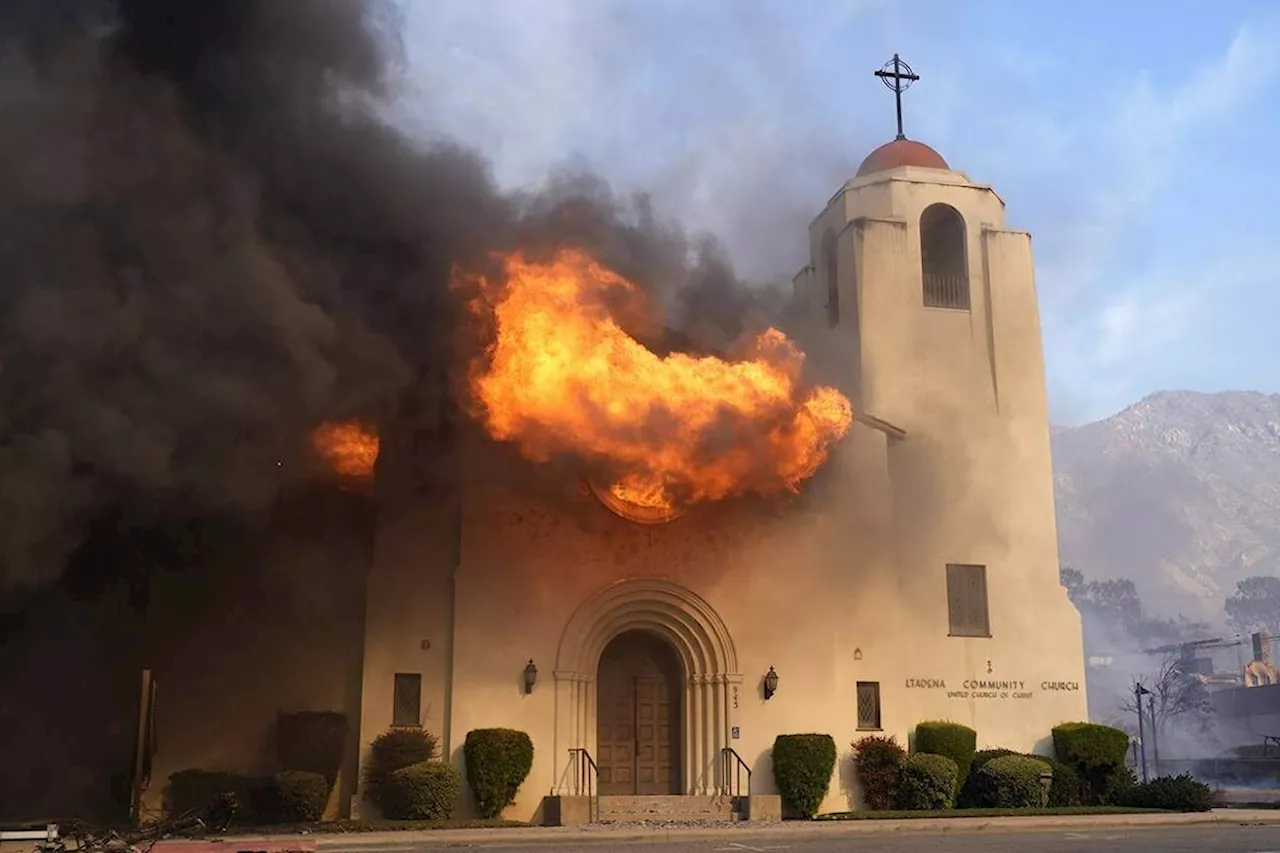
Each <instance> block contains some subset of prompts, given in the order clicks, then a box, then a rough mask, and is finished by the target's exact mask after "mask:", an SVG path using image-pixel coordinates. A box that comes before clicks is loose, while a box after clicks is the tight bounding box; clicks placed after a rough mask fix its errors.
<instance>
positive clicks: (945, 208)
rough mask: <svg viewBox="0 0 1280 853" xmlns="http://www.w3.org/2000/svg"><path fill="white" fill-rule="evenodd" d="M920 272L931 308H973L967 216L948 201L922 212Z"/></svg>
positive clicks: (964, 309) (925, 294)
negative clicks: (967, 245)
mask: <svg viewBox="0 0 1280 853" xmlns="http://www.w3.org/2000/svg"><path fill="white" fill-rule="evenodd" d="M920 272H921V275H922V277H923V279H924V304H925V307H928V308H954V309H958V310H962V311H968V310H969V261H968V253H967V252H966V251H965V236H964V218H963V217H962V216H961V215H960V212H959V211H958V210H956V209H955V208H954V207H952V206H951V205H948V204H931V205H929V206H928V207H926V208H925V209H924V213H922V214H920Z"/></svg>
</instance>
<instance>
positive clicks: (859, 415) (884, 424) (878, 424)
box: [853, 412, 907, 439]
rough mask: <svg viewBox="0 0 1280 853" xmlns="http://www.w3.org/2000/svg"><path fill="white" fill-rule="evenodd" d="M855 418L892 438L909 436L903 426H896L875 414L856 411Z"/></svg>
mask: <svg viewBox="0 0 1280 853" xmlns="http://www.w3.org/2000/svg"><path fill="white" fill-rule="evenodd" d="M853 419H854V420H855V421H857V422H858V423H861V424H865V425H866V426H869V427H871V428H872V429H877V430H879V431H880V432H882V433H884V434H885V435H887V436H889V437H890V438H897V439H903V438H906V437H907V431H906V430H905V429H903V428H902V427H897V426H894V425H893V424H891V423H889V422H888V421H882V420H880V419H879V418H877V417H876V416H875V415H868V414H867V413H866V412H856V413H855V414H854V416H853Z"/></svg>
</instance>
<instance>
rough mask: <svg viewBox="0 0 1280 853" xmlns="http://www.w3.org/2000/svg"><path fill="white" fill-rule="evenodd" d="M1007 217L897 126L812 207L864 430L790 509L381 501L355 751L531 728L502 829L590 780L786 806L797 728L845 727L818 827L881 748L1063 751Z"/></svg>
mask: <svg viewBox="0 0 1280 853" xmlns="http://www.w3.org/2000/svg"><path fill="white" fill-rule="evenodd" d="M1004 208H1005V205H1004V202H1003V200H1002V199H1001V198H1000V196H999V195H997V194H996V192H995V190H993V189H992V188H991V187H989V186H984V185H982V184H978V183H975V182H974V181H972V180H971V179H970V178H969V177H968V175H966V174H965V173H964V172H962V171H960V170H957V169H954V168H952V167H951V166H950V165H949V164H948V163H947V162H946V160H944V159H943V157H942V156H941V155H940V154H938V153H937V152H936V151H934V150H933V149H932V148H930V147H929V146H927V145H925V144H922V143H920V142H917V141H912V140H908V139H906V138H905V137H901V136H900V137H899V138H898V139H895V140H894V141H892V142H889V143H888V144H886V145H883V146H881V147H879V148H877V149H876V150H874V151H873V152H871V154H869V155H868V156H867V157H866V159H865V160H864V161H863V163H862V165H861V167H860V168H859V169H858V172H857V174H856V175H855V176H854V177H852V178H851V179H850V180H849V181H848V182H846V183H845V184H844V185H843V186H841V187H838V188H837V189H836V191H835V192H834V194H833V195H832V196H831V198H830V199H829V200H828V201H827V203H826V206H825V207H824V208H823V209H821V211H819V212H818V214H817V216H816V217H815V218H814V219H813V221H812V223H811V225H810V228H809V244H810V251H811V259H812V260H811V262H810V263H809V264H808V265H806V266H805V267H804V268H803V269H801V270H800V272H799V273H798V274H797V275H796V276H795V278H794V308H795V311H796V314H797V316H798V318H799V326H800V327H801V330H802V331H801V333H800V335H799V339H798V343H799V345H800V346H801V347H802V348H803V349H804V350H805V351H806V352H807V353H808V354H809V358H810V359H811V361H812V362H813V367H814V368H815V370H817V371H818V372H820V374H821V375H822V378H823V379H824V381H828V382H830V383H831V384H834V385H835V386H837V387H838V388H839V389H840V390H841V391H843V392H844V393H845V394H846V395H847V396H848V397H849V399H850V400H851V402H852V404H853V408H854V411H855V413H856V422H855V425H854V426H853V428H852V430H851V432H850V433H849V435H848V436H846V438H845V439H844V440H843V441H842V442H841V444H840V445H839V446H838V447H837V448H836V449H835V450H834V452H833V454H832V457H831V459H830V460H829V461H828V462H827V464H826V465H825V467H824V468H823V469H822V471H820V472H819V474H818V475H817V476H816V477H815V478H814V479H813V480H812V481H811V482H809V483H807V484H805V487H804V490H803V494H802V495H801V496H800V497H799V498H798V499H797V500H796V501H795V502H793V503H792V504H791V505H789V506H787V507H785V508H783V509H781V510H778V509H776V508H773V507H769V506H765V505H763V504H756V503H752V502H750V501H747V500H732V501H725V502H723V503H720V504H711V505H706V506H698V507H695V508H693V509H691V510H689V511H688V512H687V513H685V514H683V515H680V516H678V517H670V518H667V517H660V518H654V517H652V516H647V515H645V514H642V513H640V512H638V511H632V509H629V508H628V506H626V505H625V504H624V503H622V502H620V501H618V500H617V499H616V498H614V497H613V496H612V495H611V494H609V493H608V492H607V491H605V490H602V489H600V488H598V487H596V486H595V485H593V484H590V483H581V484H572V486H571V487H566V489H565V490H564V491H563V492H556V493H547V494H539V495H536V496H531V495H529V494H516V493H513V492H511V491H509V490H505V489H503V488H501V487H492V488H491V487H487V486H483V485H477V486H475V487H469V488H468V489H467V490H466V491H465V492H464V493H462V494H458V495H456V503H455V504H453V505H452V506H453V509H452V510H451V511H450V512H449V513H442V512H441V510H440V504H438V503H435V502H429V503H424V502H423V501H421V500H419V499H417V498H415V496H414V495H413V494H408V493H406V495H405V496H404V497H403V504H402V505H400V506H399V508H398V509H397V508H393V509H390V510H388V509H387V507H386V506H385V504H384V508H383V513H384V518H385V519H387V520H385V521H384V522H383V525H382V529H381V530H380V533H379V536H378V543H377V553H376V555H375V557H374V564H373V568H372V572H371V575H370V577H369V581H368V588H367V595H368V599H367V617H366V622H365V631H366V634H365V644H364V659H363V667H362V673H363V674H362V679H363V689H362V699H361V708H360V715H359V717H360V729H361V731H360V742H361V743H362V744H365V745H366V746H365V748H364V756H365V757H367V744H368V743H369V742H370V741H372V740H373V739H374V738H375V737H376V736H377V735H379V734H380V733H382V732H383V731H386V730H387V729H388V728H390V727H392V726H414V725H422V726H424V727H426V728H428V729H430V730H431V731H433V732H436V733H438V734H439V735H440V736H441V737H442V739H443V745H444V750H445V754H446V755H447V756H450V757H451V758H452V760H455V761H457V762H458V764H459V766H461V746H462V743H463V740H464V738H465V737H466V734H467V732H468V731H470V730H472V729H476V728H483V727H510V728H515V729H519V730H522V731H525V732H527V733H529V735H530V736H531V738H532V740H533V743H534V747H535V758H534V764H533V770H532V772H531V774H530V775H529V777H528V779H527V781H526V782H525V783H524V785H523V787H522V788H521V790H520V793H519V796H518V797H517V800H516V802H515V804H514V805H512V806H511V807H510V808H509V809H508V810H507V813H506V814H507V815H508V816H509V817H511V818H515V819H519V820H541V819H544V818H547V817H548V814H547V812H548V807H547V804H548V803H554V802H556V799H555V798H558V797H559V798H571V797H573V796H575V795H580V794H582V793H583V792H585V791H586V790H588V789H591V790H593V791H598V794H599V795H600V798H601V800H600V806H599V807H600V809H601V810H602V811H603V812H604V813H608V810H609V801H610V798H613V797H637V796H654V795H663V796H673V795H677V796H689V797H703V798H705V797H715V796H724V795H730V794H741V793H744V792H743V791H742V785H743V782H742V778H743V774H744V772H745V770H746V769H749V770H750V771H751V782H750V784H751V786H752V788H751V791H752V793H753V794H769V793H772V792H774V791H775V790H776V789H775V787H774V781H773V778H772V774H771V768H770V750H771V746H772V744H773V742H774V738H775V737H776V736H777V735H779V734H785V733H807V732H818V733H827V734H830V735H832V736H833V737H834V739H835V741H836V744H837V747H838V749H839V751H840V761H839V765H838V769H837V772H836V774H835V775H834V777H833V779H832V782H831V787H830V790H829V792H828V795H827V798H826V800H825V802H824V803H823V806H822V808H823V810H828V811H830V810H848V809H850V808H855V807H857V806H858V805H859V802H858V793H857V790H856V782H855V781H854V776H853V772H852V768H851V762H850V759H849V751H850V744H851V743H852V742H853V741H855V740H856V739H858V738H859V737H861V736H864V735H866V734H871V733H874V734H884V735H893V736H895V737H897V738H898V740H899V742H901V743H903V744H907V743H908V742H909V739H910V738H911V735H912V732H913V729H914V726H915V725H916V723H918V722H920V721H923V720H952V721H957V722H961V723H964V724H966V725H968V726H971V727H972V728H974V729H976V731H977V732H978V738H979V745H980V747H984V746H1001V747H1008V748H1012V749H1017V750H1025V751H1033V750H1034V751H1039V752H1050V751H1051V749H1052V747H1051V737H1050V730H1051V729H1052V728H1053V726H1055V725H1057V724H1058V723H1061V722H1064V721H1069V720H1082V719H1086V718H1087V712H1086V703H1085V694H1084V661H1083V649H1082V638H1081V627H1080V617H1079V615H1078V613H1077V611H1076V609H1075V608H1074V606H1073V605H1072V604H1071V603H1070V601H1069V600H1068V598H1067V594H1066V591H1065V590H1064V589H1063V587H1062V586H1061V585H1060V584H1059V580H1058V549H1057V534H1056V529H1055V521H1054V499H1053V488H1052V474H1051V467H1050V449H1049V423H1048V414H1047V402H1046V390H1045V368H1044V360H1043V354H1042V343H1041V332H1040V320H1039V315H1038V308H1037V301H1036V287H1035V275H1034V269H1033V264H1032V252H1031V238H1030V235H1029V234H1027V233H1026V232H1023V231H1017V230H1013V229H1011V228H1009V227H1008V226H1007V225H1006V222H1005V209H1004ZM380 468H381V470H382V472H383V473H382V474H381V475H380V476H381V477H382V478H386V477H388V476H392V477H393V476H394V473H393V472H394V470H395V469H396V463H395V460H394V459H388V460H386V461H385V463H384V464H381V465H380ZM380 492H382V493H383V494H384V495H386V496H387V497H385V498H384V500H385V501H392V502H394V501H395V500H396V498H394V497H392V495H394V486H393V485H392V484H390V483H380ZM587 777H591V778H587ZM618 802H621V801H618ZM556 808H559V807H558V806H557V807H556ZM352 809H353V811H355V812H357V813H359V812H366V813H367V809H368V804H367V802H365V801H364V800H363V799H362V797H361V796H360V793H359V792H357V794H356V796H355V798H354V800H353V803H352ZM619 813H620V812H619Z"/></svg>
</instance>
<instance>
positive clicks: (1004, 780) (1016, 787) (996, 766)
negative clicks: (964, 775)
mask: <svg viewBox="0 0 1280 853" xmlns="http://www.w3.org/2000/svg"><path fill="white" fill-rule="evenodd" d="M1049 771H1050V768H1049V765H1048V764H1047V763H1045V762H1043V761H1039V760H1037V759H1035V758H1031V757H1029V756H1025V755H1002V756H1000V757H998V758H992V759H991V760H990V761H987V762H985V763H984V764H983V765H982V769H980V770H978V771H976V772H975V773H974V792H975V799H976V800H977V805H978V807H979V808H992V809H1034V808H1041V807H1042V806H1043V805H1044V801H1045V793H1046V792H1045V788H1044V785H1043V784H1042V783H1041V782H1040V775H1041V774H1042V773H1046V772H1049Z"/></svg>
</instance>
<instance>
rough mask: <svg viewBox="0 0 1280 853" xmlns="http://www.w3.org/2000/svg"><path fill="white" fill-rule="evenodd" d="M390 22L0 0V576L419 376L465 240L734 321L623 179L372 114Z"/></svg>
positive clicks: (244, 495)
mask: <svg viewBox="0 0 1280 853" xmlns="http://www.w3.org/2000/svg"><path fill="white" fill-rule="evenodd" d="M398 27H399V19H398V11H397V9H396V7H394V6H393V5H391V4H390V3H387V2H381V0H365V2H357V0H257V2H254V0H183V2H180V3H176V2H172V0H57V2H49V0H0V324H2V328H0V595H3V594H4V593H6V592H12V591H13V590H14V589H16V588H20V587H26V586H36V585H39V584H41V583H44V582H47V581H49V580H50V579H52V578H54V577H56V576H57V574H58V572H59V571H60V567H61V566H62V564H63V562H64V560H65V557H66V555H67V554H68V552H69V550H70V549H72V548H73V547H75V546H76V544H77V543H78V542H79V541H80V540H81V539H82V537H83V536H84V532H85V531H86V529H87V528H88V525H89V524H90V523H91V522H92V521H93V520H94V519H97V518H101V517H102V516H103V515H104V514H107V513H118V512H120V511H121V508H122V507H124V508H127V511H126V513H125V515H126V517H127V516H128V513H129V512H133V513H136V514H139V515H140V516H142V517H145V516H146V515H147V513H148V512H153V511H155V508H156V507H164V506H169V505H174V504H180V505H182V506H184V507H191V508H193V511H199V510H200V509H201V508H208V509H209V510H210V511H217V512H226V511H250V512H251V511H253V510H255V509H258V508H261V507H263V506H265V505H267V504H268V503H269V502H270V501H271V500H272V498H273V497H274V496H275V495H276V494H278V492H279V491H280V489H281V488H283V487H285V486H287V485H289V484H290V483H291V482H296V481H298V480H300V479H302V478H305V477H306V476H308V467H307V463H306V441H305V438H306V436H307V434H308V433H309V431H310V430H311V429H312V428H313V427H314V426H315V425H316V424H317V423H319V422H320V421H322V420H326V419H332V418H342V417H347V416H352V415H360V416H362V417H366V418H371V419H374V420H380V419H383V418H385V417H387V416H389V414H390V413H391V412H393V411H394V412H402V411H406V410H407V409H406V408H405V402H404V399H405V397H406V395H409V396H412V395H415V394H419V393H424V392H427V391H429V390H430V389H432V388H437V389H438V388H443V387H446V386H447V384H448V382H449V379H450V376H451V374H452V373H453V372H454V371H455V369H456V368H457V367H459V366H460V365H462V364H463V363H464V362H465V358H464V353H463V352H461V351H460V348H462V347H464V346H465V341H461V342H460V339H459V337H458V335H456V334H454V333H453V330H454V329H455V327H456V325H457V323H456V322H455V321H456V320H457V309H458V306H457V305H456V304H454V301H453V300H452V299H451V297H450V294H449V290H448V287H447V281H448V275H449V271H450V269H451V267H452V266H453V265H454V264H458V263H460V264H463V265H476V264H479V263H480V262H481V261H482V259H483V257H484V254H485V253H486V252H487V251H489V250H492V249H502V248H510V247H513V246H516V245H520V246H528V247H535V248H536V247H538V246H544V247H545V246H550V245H556V244H562V243H577V244H581V245H585V246H586V247H587V248H589V249H591V250H593V251H594V252H596V253H597V254H598V255H600V256H601V258H602V259H603V260H604V261H605V262H607V263H609V264H611V265H614V266H616V267H617V268H618V269H619V270H620V271H621V272H623V273H624V274H627V275H629V276H631V277H633V278H635V279H636V280H637V281H639V282H640V283H641V284H643V285H645V286H648V287H651V288H653V289H654V292H655V293H656V294H658V295H659V296H660V297H661V300H660V301H661V303H662V304H663V305H665V306H667V307H670V308H672V309H673V310H675V311H676V312H677V313H679V312H681V311H684V312H685V313H688V312H690V311H697V312H698V313H700V314H701V315H702V316H703V317H704V319H706V318H710V319H711V320H713V321H714V322H715V323H716V325H717V326H718V327H719V329H720V331H721V332H722V333H723V335H724V337H725V339H726V340H732V339H733V338H734V337H735V336H737V335H738V334H739V333H740V332H741V331H742V325H743V323H744V322H745V319H744V318H746V317H747V316H748V314H749V313H750V310H751V309H752V307H753V305H755V303H757V302H758V298H757V297H756V296H755V295H753V293H752V292H751V291H750V290H748V289H744V288H743V287H742V286H740V284H739V282H738V281H737V280H736V278H735V277H734V274H733V272H732V269H731V267H730V266H729V264H728V262H727V261H726V260H725V258H724V257H723V254H722V253H721V252H720V251H719V250H718V248H717V247H716V246H715V244H714V243H711V242H705V241H704V242H697V241H694V240H692V239H691V238H689V237H688V236H686V235H685V234H684V233H683V232H682V231H681V230H680V229H679V228H677V227H675V226H673V225H671V224H670V223H666V222H663V221H662V220H661V219H660V218H659V217H658V216H657V215H655V214H654V212H653V211H652V210H650V209H649V208H648V206H647V205H646V204H645V203H644V200H643V199H619V198H616V197H615V195H614V194H613V193H612V192H611V191H610V189H609V188H608V186H607V185H606V184H605V183H604V182H603V181H601V180H600V179H599V178H596V177H593V176H591V175H583V174H575V175H566V176H564V177H563V179H561V180H559V181H556V182H553V184H552V185H551V188H550V189H548V190H546V191H545V192H543V193H541V194H539V195H537V196H527V195H523V196H508V195H504V194H503V193H501V192H499V191H498V190H497V189H496V187H495V185H494V183H493V181H492V180H491V178H490V175H489V174H488V171H487V169H486V166H485V164H484V162H483V161H482V160H481V159H480V157H479V156H478V155H477V153H476V152H474V151H471V150H467V149H465V148H462V147H455V146H449V145H440V144H435V145H430V146H426V145H421V144H417V143H415V142H414V141H413V140H410V139H408V138H406V137H405V136H403V135H402V134H400V133H398V132H396V131H395V130H393V129H392V128H391V127H389V125H388V124H387V123H386V122H385V121H384V120H382V119H381V118H380V111H382V110H384V109H385V107H386V106H387V99H388V97H389V92H390V90H391V88H392V85H393V83H394V80H395V76H396V73H397V70H398V68H399V65H400V63H401V61H402V53H401V46H400V44H399V43H398V37H397V33H398ZM464 84H465V81H460V82H459V85H464ZM690 259H692V260H690ZM113 517H114V516H113Z"/></svg>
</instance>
